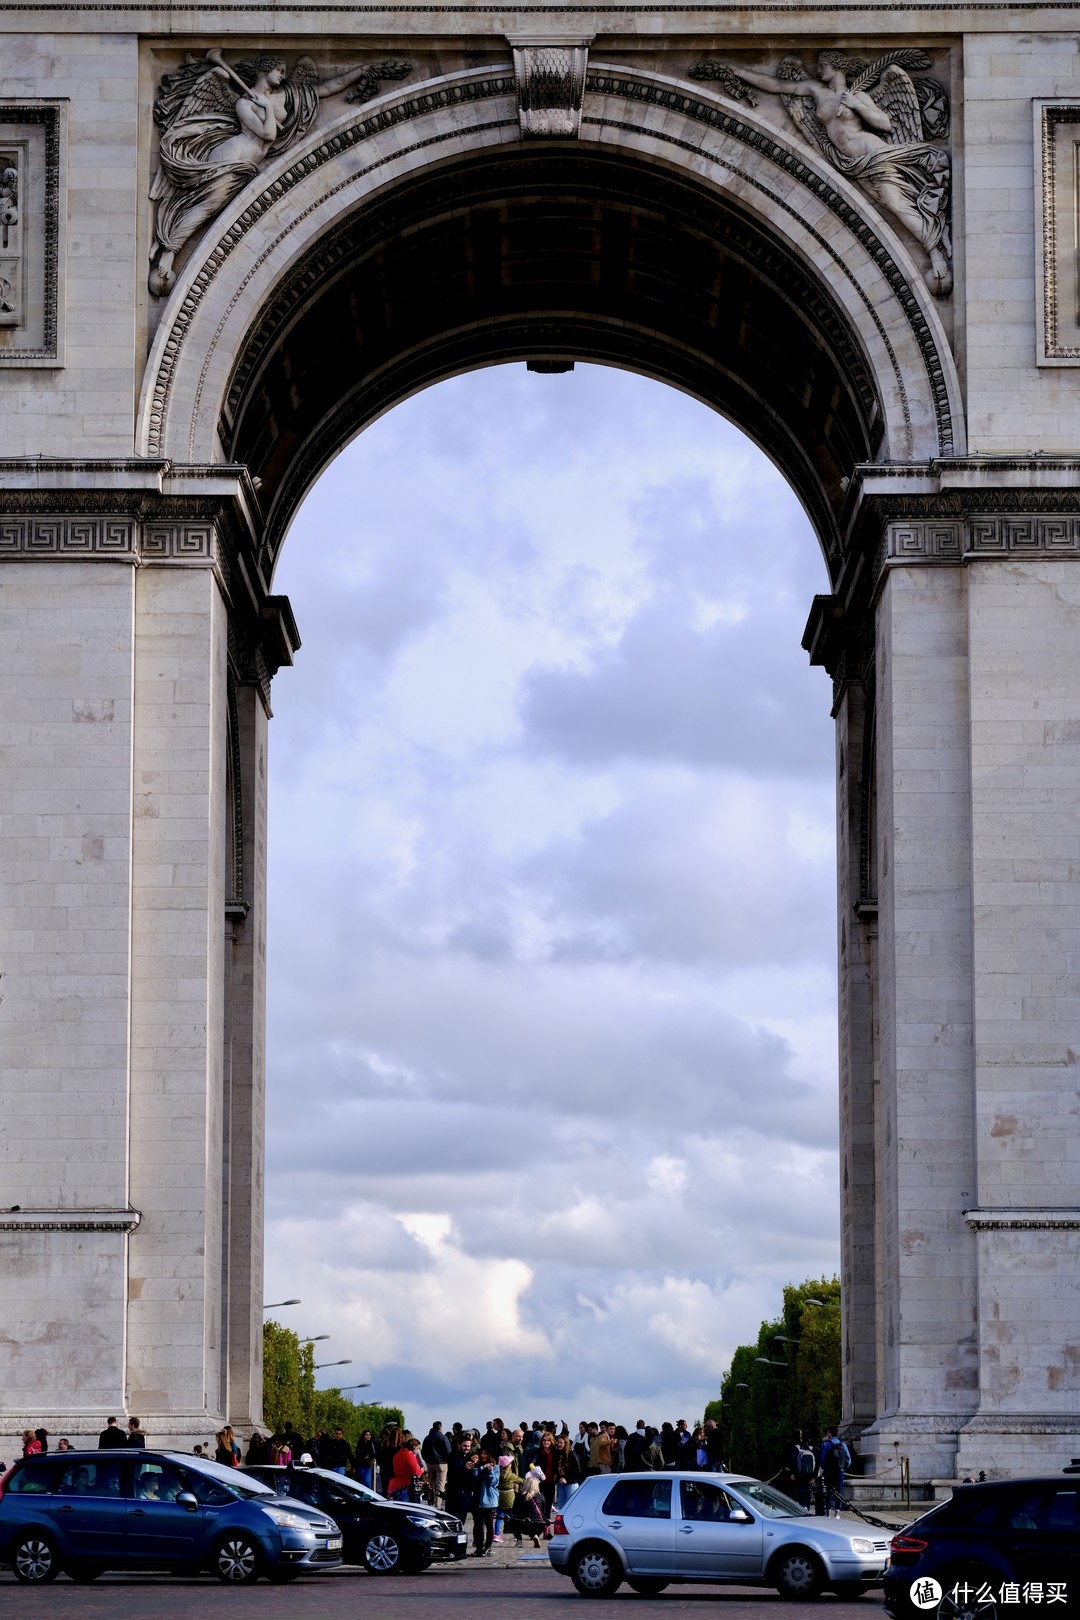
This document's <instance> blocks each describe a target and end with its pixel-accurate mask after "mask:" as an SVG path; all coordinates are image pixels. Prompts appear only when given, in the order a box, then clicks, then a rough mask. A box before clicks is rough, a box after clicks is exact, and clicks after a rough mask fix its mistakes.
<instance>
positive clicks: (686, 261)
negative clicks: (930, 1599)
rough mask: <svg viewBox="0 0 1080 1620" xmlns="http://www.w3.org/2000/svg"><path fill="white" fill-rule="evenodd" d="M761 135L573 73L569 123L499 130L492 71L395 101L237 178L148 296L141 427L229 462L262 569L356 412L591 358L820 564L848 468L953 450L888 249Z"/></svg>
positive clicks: (805, 161) (942, 359) (182, 457)
mask: <svg viewBox="0 0 1080 1620" xmlns="http://www.w3.org/2000/svg"><path fill="white" fill-rule="evenodd" d="M868 216H869V208H868V204H867V202H866V199H865V198H864V197H862V195H861V194H860V193H857V192H854V191H853V190H852V188H851V187H850V186H848V184H847V182H845V181H844V180H843V179H842V178H841V177H839V176H836V175H833V174H831V172H827V171H825V170H823V169H822V168H821V167H820V166H819V165H817V164H816V163H815V161H814V159H813V158H812V157H811V156H810V155H809V154H807V153H805V152H804V151H801V150H800V151H796V150H795V149H794V148H793V147H791V146H790V145H788V144H786V143H785V141H784V140H783V138H782V137H780V136H779V135H778V134H777V132H776V131H775V130H773V129H771V128H770V127H769V126H766V125H764V124H763V123H761V122H760V120H756V119H754V118H753V116H752V115H748V114H746V113H745V112H744V110H743V109H741V108H740V109H739V110H738V112H735V111H733V110H732V109H730V108H728V107H727V106H726V105H724V104H723V103H721V102H720V101H719V100H718V99H717V98H714V97H708V96H705V95H702V94H700V93H697V92H696V91H690V90H689V89H688V87H686V86H683V85H679V84H677V83H676V82H675V81H670V80H664V79H660V78H658V77H657V76H655V75H650V74H645V73H631V72H629V71H627V70H624V69H619V70H604V69H595V70H591V71H590V75H589V79H588V81H587V93H586V98H585V107H584V111H583V118H582V138H581V139H580V140H578V141H573V142H567V141H561V142H529V143H522V141H521V140H520V135H519V130H518V121H517V110H516V100H515V98H514V81H513V76H512V74H511V73H510V71H509V69H507V70H506V72H505V74H503V73H501V71H500V70H490V69H489V70H477V71H474V72H472V73H466V74H460V75H456V76H451V77H449V78H447V79H444V80H439V81H432V82H431V83H430V84H428V85H424V86H421V87H418V89H413V90H412V93H411V94H408V93H405V92H402V91H398V92H396V93H395V94H393V95H390V96H387V97H384V98H382V100H381V101H380V102H379V103H376V104H372V105H370V106H369V107H367V108H365V109H364V116H362V117H361V116H357V115H355V114H353V115H350V116H349V117H346V118H344V119H342V120H340V121H339V123H338V124H336V125H332V126H331V127H330V128H329V130H326V131H322V132H320V133H319V134H318V135H316V136H312V137H310V138H309V140H308V142H307V143H305V145H304V146H302V147H301V148H300V149H299V150H298V151H297V152H294V153H290V154H287V156H286V157H285V158H283V159H282V160H281V163H280V164H279V166H278V168H277V169H276V170H274V171H271V172H269V173H268V174H266V175H264V176H260V177H259V178H258V179H257V180H256V181H254V182H253V183H252V185H251V186H249V188H248V189H247V191H246V192H245V193H243V194H242V196H241V197H240V198H239V199H238V201H237V203H236V205H235V210H234V212H233V214H232V217H231V219H229V220H227V221H225V222H224V224H223V225H222V226H220V227H219V230H220V234H219V235H218V238H217V241H216V242H215V243H214V244H213V246H212V247H211V248H210V250H209V251H207V250H206V249H205V248H204V249H203V250H202V252H201V253H199V254H198V255H196V257H195V258H194V259H193V260H192V261H191V263H190V264H189V266H188V268H187V271H186V273H185V274H184V276H183V277H182V279H181V282H180V284H179V285H178V287H177V288H176V290H175V291H174V293H173V295H172V298H171V299H170V301H169V304H168V305H167V307H166V310H165V311H164V318H163V321H162V325H161V328H160V330H159V332H158V336H157V339H156V341H155V345H154V348H153V350H152V353H151V358H150V365H149V367H148V376H147V384H146V387H145V389H144V400H143V408H142V444H143V448H144V449H145V450H146V451H148V452H149V453H151V454H164V455H167V456H170V457H171V458H172V459H174V460H176V461H188V462H193V461H194V462H204V463H205V462H213V461H217V462H220V461H227V462H230V463H233V464H242V465H245V466H246V467H247V468H248V470H249V471H250V473H251V474H252V476H253V478H255V479H256V480H257V482H258V489H259V502H260V507H261V514H260V516H261V529H262V535H261V540H262V551H261V560H262V565H263V569H264V571H265V576H266V577H267V578H269V577H270V575H271V573H272V571H273V565H274V561H275V559H276V555H277V552H278V550H279V547H280V544H281V541H282V539H283V537H284V534H285V532H286V531H287V529H288V527H289V524H290V522H291V519H292V516H293V515H294V513H295V511H296V509H297V507H298V506H299V503H300V501H301V500H302V498H303V496H304V494H305V493H306V491H307V489H308V488H309V487H310V485H311V484H312V483H313V482H314V480H315V479H316V478H317V476H318V474H319V472H320V471H321V470H322V468H323V467H325V465H326V464H327V462H328V461H329V460H331V459H332V458H333V456H334V455H335V454H336V453H337V452H338V451H340V450H341V449H342V448H343V446H344V445H345V444H346V443H347V442H348V440H349V439H350V438H352V437H353V436H354V435H355V434H356V433H357V432H358V431H360V430H361V429H362V428H363V426H364V425H365V424H366V423H367V422H370V421H371V420H372V419H373V418H374V417H375V416H377V415H379V414H381V413H382V412H383V411H385V410H386V409H388V408H389V407H390V406H391V405H393V404H394V403H395V402H396V401H398V400H400V399H402V398H404V397H405V396H406V395H408V394H410V393H414V392H416V391H417V390H419V389H420V388H423V387H425V386H427V385H428V384H429V383H432V382H435V381H437V380H439V379H440V378H443V377H447V376H450V375H453V374H454V373H456V372H461V371H465V370H469V369H472V368H475V367H478V366H482V365H488V364H495V363H498V362H501V361H508V360H533V361H541V362H548V363H559V362H562V363H566V362H568V361H570V360H575V359H580V360H591V361H598V362H601V363H607V364H612V365H619V366H624V367H628V368H630V369H633V370H635V371H640V372H642V373H644V374H646V375H649V376H652V377H655V378H658V379H660V380H663V381H666V382H669V383H671V384H673V385H674V386H676V387H679V388H681V389H683V390H685V391H687V392H689V393H691V394H693V395H695V396H696V397H698V398H700V399H701V400H703V401H704V402H705V403H707V404H709V405H711V406H713V407H714V408H716V409H717V410H719V411H720V412H721V413H722V414H724V415H725V416H728V417H729V418H731V419H732V420H733V421H734V422H736V424H737V425H738V426H739V427H741V428H742V429H743V430H744V431H746V432H747V433H748V434H749V436H750V437H751V438H753V439H754V440H755V441H756V442H757V443H758V444H759V445H760V446H761V447H762V449H764V450H765V452H766V453H767V454H768V455H769V456H770V457H771V458H772V460H773V461H774V462H776V464H777V465H778V466H779V467H780V468H781V470H782V471H783V472H784V473H785V475H786V476H787V477H788V479H789V481H790V482H791V484H792V486H793V487H794V489H795V490H796V492H797V494H798V495H799V497H800V499H801V500H802V502H803V504H804V506H805V507H806V509H807V512H808V514H809V516H810V518H811V520H812V522H813V524H814V527H815V529H816V531H817V533H818V536H819V539H820V540H821V543H822V547H823V550H824V551H825V554H826V559H827V561H828V564H829V568H830V573H831V575H832V577H833V580H834V582H835V581H836V580H838V578H839V575H840V573H841V571H842V567H843V562H844V524H843V508H844V497H845V491H846V489H847V485H848V481H849V480H850V478H851V475H852V473H853V472H854V470H855V468H856V467H857V466H858V465H860V464H865V463H868V462H901V463H909V464H910V463H912V462H925V461H926V460H929V459H930V458H932V457H934V456H939V455H947V454H951V453H953V452H954V451H955V450H957V449H958V448H961V446H960V445H958V443H957V439H958V437H959V434H960V431H961V430H960V426H959V424H960V420H961V417H960V410H959V387H958V383H957V379H956V374H955V369H954V367H953V364H952V360H951V356H950V354H949V351H948V347H947V344H946V342H945V340H944V335H943V333H942V331H941V327H940V321H939V320H938V317H937V314H936V312H935V311H934V309H933V307H932V301H931V300H930V298H929V296H928V294H927V293H926V291H925V289H924V288H923V286H922V283H921V281H920V280H919V277H918V273H917V271H916V270H915V268H914V266H913V265H912V264H911V262H910V259H908V257H907V255H906V252H905V250H904V249H903V248H902V247H901V246H900V244H899V243H898V242H897V240H896V238H895V237H894V236H893V235H892V233H891V232H890V231H889V229H888V227H886V226H882V225H881V224H880V222H875V223H874V224H873V225H872V224H871V223H870V222H869V217H868Z"/></svg>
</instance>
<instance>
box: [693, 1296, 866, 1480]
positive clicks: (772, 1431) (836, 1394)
mask: <svg viewBox="0 0 1080 1620" xmlns="http://www.w3.org/2000/svg"><path fill="white" fill-rule="evenodd" d="M811 1299H814V1300H820V1301H821V1304H820V1305H810V1304H808V1303H807V1301H808V1300H811ZM840 1341H841V1333H840V1283H839V1280H838V1279H837V1278H836V1277H832V1278H824V1277H818V1278H812V1279H808V1280H807V1281H806V1282H804V1283H800V1284H799V1285H798V1286H794V1285H790V1284H789V1285H788V1287H786V1288H785V1289H784V1308H783V1313H782V1315H781V1316H780V1317H778V1318H777V1320H776V1321H772V1322H762V1324H761V1328H760V1331H759V1332H758V1337H757V1343H756V1344H754V1345H748V1344H743V1345H740V1346H739V1348H738V1349H737V1350H736V1351H735V1354H734V1355H733V1356H732V1358H731V1366H730V1367H729V1368H728V1371H727V1372H726V1373H725V1374H724V1378H723V1380H722V1382H721V1386H720V1402H721V1404H720V1418H719V1422H720V1427H721V1432H722V1435H723V1454H724V1461H725V1462H726V1463H727V1465H728V1467H729V1468H732V1469H735V1470H737V1471H738V1472H740V1473H747V1474H754V1475H756V1476H757V1477H758V1478H759V1479H770V1478H771V1477H772V1476H773V1475H774V1474H776V1473H777V1472H778V1471H779V1469H780V1468H781V1466H782V1465H783V1461H784V1458H785V1456H786V1455H787V1452H788V1450H789V1448H790V1446H791V1442H792V1439H793V1437H794V1434H795V1430H796V1429H801V1430H802V1431H803V1433H804V1434H805V1435H809V1436H811V1437H812V1438H813V1439H814V1440H818V1439H820V1437H821V1435H822V1434H823V1433H824V1430H825V1429H826V1427H827V1426H828V1425H829V1424H831V1423H838V1422H839V1419H840V1396H841V1348H840ZM714 1405H715V1403H714V1402H710V1404H709V1411H710V1415H711V1411H712V1407H713V1406H714Z"/></svg>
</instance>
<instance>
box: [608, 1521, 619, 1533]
mask: <svg viewBox="0 0 1080 1620" xmlns="http://www.w3.org/2000/svg"><path fill="white" fill-rule="evenodd" d="M608 1524H609V1525H610V1526H611V1528H612V1529H613V1530H621V1529H622V1520H621V1519H609V1520H608Z"/></svg>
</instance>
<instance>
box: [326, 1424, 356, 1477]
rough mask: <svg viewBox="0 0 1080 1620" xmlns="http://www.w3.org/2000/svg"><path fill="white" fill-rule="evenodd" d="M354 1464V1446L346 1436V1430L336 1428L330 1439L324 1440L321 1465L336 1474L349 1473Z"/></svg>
mask: <svg viewBox="0 0 1080 1620" xmlns="http://www.w3.org/2000/svg"><path fill="white" fill-rule="evenodd" d="M352 1465H353V1454H352V1447H351V1446H350V1444H349V1442H348V1441H347V1440H346V1438H345V1430H344V1429H340V1428H339V1429H335V1430H334V1432H333V1434H332V1435H331V1436H330V1437H329V1439H327V1440H324V1441H323V1446H322V1454H321V1466H322V1467H323V1468H329V1469H330V1471H331V1472H332V1473H334V1474H347V1473H348V1472H349V1469H350V1468H351V1467H352Z"/></svg>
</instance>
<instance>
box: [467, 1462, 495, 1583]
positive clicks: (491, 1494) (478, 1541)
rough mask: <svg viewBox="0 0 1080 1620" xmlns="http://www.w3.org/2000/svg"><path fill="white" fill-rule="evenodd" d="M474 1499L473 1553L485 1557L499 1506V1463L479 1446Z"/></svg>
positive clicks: (491, 1538)
mask: <svg viewBox="0 0 1080 1620" xmlns="http://www.w3.org/2000/svg"><path fill="white" fill-rule="evenodd" d="M474 1482H475V1490H476V1499H475V1506H474V1507H473V1555H474V1557H476V1558H485V1557H487V1556H489V1555H490V1553H491V1544H492V1541H493V1540H494V1537H495V1510H496V1509H497V1508H498V1506H499V1464H498V1462H497V1460H496V1459H495V1458H494V1457H492V1455H491V1453H490V1452H489V1451H485V1450H484V1449H483V1447H481V1449H480V1452H479V1455H478V1456H477V1459H476V1469H475V1475H474Z"/></svg>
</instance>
